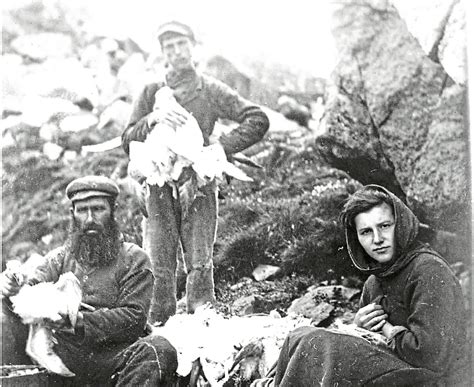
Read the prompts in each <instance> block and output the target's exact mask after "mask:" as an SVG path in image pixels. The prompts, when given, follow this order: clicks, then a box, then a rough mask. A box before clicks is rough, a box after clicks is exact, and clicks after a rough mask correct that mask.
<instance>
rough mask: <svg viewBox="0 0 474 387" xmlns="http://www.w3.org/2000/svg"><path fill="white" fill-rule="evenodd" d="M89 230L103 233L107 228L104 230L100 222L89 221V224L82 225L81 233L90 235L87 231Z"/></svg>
mask: <svg viewBox="0 0 474 387" xmlns="http://www.w3.org/2000/svg"><path fill="white" fill-rule="evenodd" d="M89 231H95V232H97V233H103V232H104V231H105V230H104V227H103V226H102V225H100V224H97V223H88V224H85V225H84V226H83V227H82V230H81V233H82V234H86V235H88V234H87V233H88V232H89Z"/></svg>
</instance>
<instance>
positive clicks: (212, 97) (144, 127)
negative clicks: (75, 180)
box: [122, 71, 269, 155]
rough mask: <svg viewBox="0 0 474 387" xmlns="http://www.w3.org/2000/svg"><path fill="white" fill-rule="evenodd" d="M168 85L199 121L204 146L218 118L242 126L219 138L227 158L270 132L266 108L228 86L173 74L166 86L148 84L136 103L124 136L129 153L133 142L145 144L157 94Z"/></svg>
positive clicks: (202, 77) (193, 74) (188, 74)
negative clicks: (148, 122)
mask: <svg viewBox="0 0 474 387" xmlns="http://www.w3.org/2000/svg"><path fill="white" fill-rule="evenodd" d="M165 84H166V85H167V86H169V87H171V88H172V89H173V90H174V91H175V93H174V94H175V97H176V100H177V101H178V103H179V104H181V105H182V106H183V107H184V108H185V109H186V110H187V111H188V112H190V113H192V115H193V116H194V118H196V120H197V122H198V124H199V127H200V128H201V131H202V134H203V137H204V145H209V137H210V135H211V134H212V132H213V130H214V124H215V123H216V121H217V120H218V119H226V120H231V121H234V122H237V123H239V126H238V127H237V128H235V129H233V130H232V131H231V132H230V133H228V134H227V135H223V136H222V137H221V138H220V139H219V141H220V143H221V145H222V146H223V148H224V151H225V152H226V154H227V155H231V154H234V153H237V152H240V151H242V150H244V149H246V148H248V147H249V146H251V145H253V144H255V143H256V142H258V141H260V140H261V139H262V138H263V136H264V135H265V133H266V132H267V130H268V127H269V121H268V117H267V115H266V114H265V113H264V112H263V111H262V109H261V108H260V107H258V106H257V105H255V104H253V103H251V102H250V101H248V100H246V99H244V98H242V97H241V96H239V95H238V94H237V93H236V92H235V91H234V90H232V89H231V88H230V87H229V86H227V85H225V84H224V83H222V82H220V81H218V80H216V79H214V78H212V77H209V76H206V75H200V74H197V73H196V72H194V71H188V72H186V73H183V74H174V73H169V74H168V75H167V82H166V83H165V82H159V83H152V84H149V85H147V86H146V87H145V88H144V89H143V91H142V92H141V93H140V95H139V96H138V98H137V100H136V101H135V104H134V107H133V111H132V114H131V117H130V120H129V124H128V125H127V128H126V129H125V131H124V132H123V134H122V145H123V148H124V150H125V152H126V153H127V154H128V152H129V144H130V142H131V141H144V140H145V138H146V135H147V134H148V132H149V131H150V128H149V127H148V124H147V115H148V114H149V113H150V112H152V110H153V105H154V103H155V93H156V91H157V90H158V89H159V88H161V87H163V86H164V85H165Z"/></svg>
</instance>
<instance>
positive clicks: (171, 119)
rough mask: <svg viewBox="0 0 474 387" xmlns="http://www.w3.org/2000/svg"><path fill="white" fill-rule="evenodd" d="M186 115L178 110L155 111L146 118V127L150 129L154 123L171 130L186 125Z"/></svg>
mask: <svg viewBox="0 0 474 387" xmlns="http://www.w3.org/2000/svg"><path fill="white" fill-rule="evenodd" d="M187 119H188V118H187V117H186V115H185V114H184V113H183V112H182V111H180V110H179V109H173V108H166V109H160V108H158V109H155V110H153V111H152V112H151V113H150V114H148V117H147V123H148V127H149V128H152V127H153V126H154V125H155V124H156V123H158V122H162V123H165V124H167V125H169V126H170V127H172V128H173V129H176V128H177V127H179V126H182V125H184V124H186V121H187Z"/></svg>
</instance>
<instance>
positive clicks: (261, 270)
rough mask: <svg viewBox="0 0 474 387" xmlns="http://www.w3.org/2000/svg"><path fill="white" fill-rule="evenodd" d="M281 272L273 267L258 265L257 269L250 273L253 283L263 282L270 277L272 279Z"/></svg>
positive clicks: (276, 267)
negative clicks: (253, 279)
mask: <svg viewBox="0 0 474 387" xmlns="http://www.w3.org/2000/svg"><path fill="white" fill-rule="evenodd" d="M280 272H281V268H279V267H278V266H273V265H258V266H257V268H256V269H255V270H254V271H253V272H252V276H253V278H255V281H264V280H266V279H268V278H270V277H273V276H275V275H277V274H278V273H280Z"/></svg>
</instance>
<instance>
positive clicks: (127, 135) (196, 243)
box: [122, 21, 269, 322]
mask: <svg viewBox="0 0 474 387" xmlns="http://www.w3.org/2000/svg"><path fill="white" fill-rule="evenodd" d="M158 40H159V42H160V45H161V50H162V52H163V55H164V57H165V60H166V66H167V73H166V77H165V78H166V79H165V80H164V81H163V82H157V83H152V84H149V85H147V86H146V87H145V88H144V90H143V91H142V93H141V94H140V95H139V97H138V99H137V100H136V102H135V106H134V109H133V112H132V115H131V117H130V122H129V124H128V126H127V128H126V129H125V131H124V133H123V135H122V143H123V147H124V150H125V152H126V153H127V154H128V153H129V144H130V142H131V141H144V140H145V138H146V136H147V134H148V133H149V132H150V131H151V129H152V128H153V125H154V124H156V123H158V122H166V123H169V124H171V125H173V126H175V127H176V126H178V125H181V124H182V118H181V116H180V114H179V112H176V111H173V110H172V108H170V107H168V106H162V107H161V106H158V107H156V106H155V107H154V104H155V93H156V91H157V90H159V89H160V88H161V87H163V86H165V85H166V86H169V87H170V88H171V89H172V90H173V93H174V96H175V98H176V100H177V101H178V103H179V104H180V105H181V106H183V107H184V108H185V109H186V110H187V111H188V112H190V113H191V114H192V115H193V116H194V118H195V119H196V120H197V122H198V124H199V127H200V129H201V131H202V134H203V138H204V145H205V146H207V145H209V138H210V136H211V134H212V132H213V130H214V124H215V123H216V121H217V120H218V119H219V118H221V119H228V120H232V121H234V122H237V123H238V124H239V126H238V127H237V128H235V129H234V130H232V131H231V132H230V133H228V134H226V135H223V136H221V137H220V139H219V144H220V146H222V148H223V150H224V152H225V154H226V155H227V156H228V157H229V156H231V155H232V154H234V153H237V152H240V151H242V150H244V149H246V148H248V147H249V146H251V145H253V144H255V143H256V142H258V141H260V140H261V139H262V138H263V136H264V134H265V133H266V131H267V130H268V127H269V121H268V117H267V116H266V114H265V113H264V112H263V111H262V110H261V109H260V108H259V107H258V106H256V105H255V104H253V103H251V102H249V101H247V100H245V99H244V98H242V97H241V96H239V95H238V94H237V93H236V92H235V91H234V90H232V89H231V88H229V87H228V86H226V85H224V84H223V83H221V82H219V81H218V80H216V79H213V78H211V77H209V76H205V75H202V74H199V73H198V72H197V71H196V68H195V64H194V60H193V49H194V46H195V43H196V40H195V37H194V33H193V31H192V30H191V28H190V27H189V26H187V25H185V24H182V23H179V22H175V21H172V22H168V23H165V24H163V25H162V26H161V27H160V28H159V29H158ZM189 172H190V171H189V170H188V171H187V172H185V173H184V174H182V175H181V178H180V182H182V181H183V180H186V177H184V176H185V175H186V173H188V174H189ZM188 176H189V175H188ZM178 184H179V183H178ZM148 189H149V195H147V200H146V201H147V203H146V208H147V213H148V217H147V219H146V221H145V226H144V248H145V250H146V251H147V252H148V253H149V254H150V256H151V259H152V265H153V273H154V274H155V290H154V295H153V301H152V307H151V314H150V319H151V321H152V322H156V321H161V322H164V321H166V320H167V319H168V318H169V317H170V316H171V315H173V314H174V313H175V312H176V267H177V258H178V254H179V244H181V246H182V249H183V252H184V260H185V265H186V270H187V281H186V302H187V304H186V306H187V310H188V312H190V313H192V312H194V311H195V309H196V308H197V307H199V306H200V305H203V304H205V303H207V302H210V303H211V304H213V303H215V295H214V279H213V263H212V255H213V246H214V242H215V237H216V230H217V211H218V209H217V205H218V203H217V184H216V182H215V181H211V182H210V183H209V184H207V185H205V186H204V187H202V188H200V192H199V194H198V195H196V198H195V199H194V202H193V203H192V205H191V207H190V208H189V210H188V211H187V215H186V216H185V217H183V218H182V216H181V203H180V199H179V197H178V198H174V197H173V189H172V187H171V186H170V185H168V184H165V185H164V186H163V187H158V186H156V185H152V186H149V187H148Z"/></svg>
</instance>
